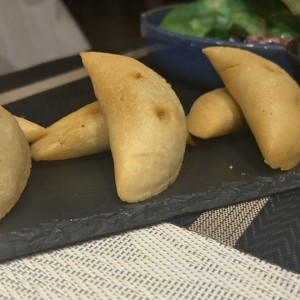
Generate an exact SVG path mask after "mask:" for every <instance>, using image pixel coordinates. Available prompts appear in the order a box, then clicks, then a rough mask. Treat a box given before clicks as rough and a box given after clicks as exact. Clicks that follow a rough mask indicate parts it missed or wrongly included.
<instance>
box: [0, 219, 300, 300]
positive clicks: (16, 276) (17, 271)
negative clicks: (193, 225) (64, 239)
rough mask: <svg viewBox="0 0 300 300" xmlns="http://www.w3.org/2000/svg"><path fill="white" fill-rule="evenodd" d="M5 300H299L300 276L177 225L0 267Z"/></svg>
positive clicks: (0, 290)
mask: <svg viewBox="0 0 300 300" xmlns="http://www.w3.org/2000/svg"><path fill="white" fill-rule="evenodd" d="M0 299H3V300H8V299H9V300H11V299H26V300H31V299H32V300H33V299H47V300H52V299H85V300H90V299H102V300H105V299H140V300H143V299H164V300H165V299H175V300H176V299H184V300H191V299H205V300H206V299H213V300H221V299H222V300H227V299H228V300H229V299H230V300H235V299H239V300H240V299H260V300H263V299H274V300H276V299H289V300H294V299H300V275H297V274H294V273H291V272H288V271H286V270H283V269H281V268H279V267H277V266H274V265H271V264H268V263H266V262H263V261H261V260H259V259H257V258H255V257H252V256H249V255H246V254H244V253H241V252H239V251H237V250H235V249H233V248H232V247H228V246H226V245H224V244H220V243H218V242H217V241H215V240H213V239H210V238H207V237H204V236H202V235H200V234H197V233H194V232H191V231H188V230H186V229H182V228H179V227H177V226H175V225H171V224H161V225H158V226H154V227H150V228H145V229H140V230H134V231H130V232H128V233H124V234H121V235H115V236H112V237H108V238H103V239H100V240H95V241H91V242H88V243H83V244H80V245H77V246H73V247H68V248H65V249H61V250H57V251H53V252H49V253H44V254H39V255H36V256H32V257H28V258H23V259H18V260H15V261H12V262H7V263H4V264H2V265H0Z"/></svg>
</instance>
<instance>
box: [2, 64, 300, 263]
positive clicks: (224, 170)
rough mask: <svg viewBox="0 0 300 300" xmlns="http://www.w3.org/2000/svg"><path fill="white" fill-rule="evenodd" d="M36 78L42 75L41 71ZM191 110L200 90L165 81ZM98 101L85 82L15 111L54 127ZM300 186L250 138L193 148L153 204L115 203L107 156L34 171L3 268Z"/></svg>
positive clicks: (5, 231) (11, 228) (13, 222)
mask: <svg viewBox="0 0 300 300" xmlns="http://www.w3.org/2000/svg"><path fill="white" fill-rule="evenodd" d="M36 71H38V69H37V70H36ZM167 79H169V81H170V82H171V83H172V85H173V88H174V89H175V91H176V92H177V94H178V96H179V97H180V99H181V101H182V103H183V106H184V108H185V109H186V110H188V109H189V107H190V105H191V103H192V102H193V100H194V99H195V98H196V97H197V96H199V95H200V94H201V93H203V90H202V89H201V88H198V87H195V86H190V85H188V84H186V83H183V82H178V81H176V80H173V79H172V78H167ZM91 101H94V95H93V91H92V88H91V84H90V81H89V80H88V79H83V80H80V81H77V82H74V83H71V84H68V85H65V86H63V87H59V88H56V89H52V90H49V91H47V92H44V93H41V94H39V95H35V96H32V97H30V98H27V99H24V100H22V101H18V102H16V103H13V104H10V105H8V106H7V108H8V109H9V110H10V111H11V112H13V113H14V114H16V115H21V116H26V117H27V118H28V119H29V120H32V121H34V122H37V123H40V124H41V125H45V126H47V125H49V124H51V123H52V122H54V121H56V120H57V119H59V118H61V117H62V116H64V115H65V114H67V113H69V112H71V111H73V110H74V109H76V108H79V107H81V106H82V105H84V104H86V103H88V102H91ZM299 186H300V168H296V169H294V170H292V171H289V172H281V171H276V170H272V169H270V168H269V167H268V166H267V165H265V164H264V163H263V159H262V157H261V154H260V152H259V150H258V148H257V145H256V143H255V141H254V139H253V137H252V135H251V134H250V133H242V134H237V135H233V136H230V137H222V138H217V139H213V140H210V141H202V140H196V146H195V147H188V148H187V151H186V155H185V159H184V163H183V167H182V170H181V173H180V175H179V177H178V179H177V181H176V182H175V183H174V184H173V185H172V186H171V187H170V188H169V189H168V190H166V191H165V192H163V193H161V194H160V195H158V196H157V197H154V198H152V199H151V200H149V201H145V202H142V203H137V204H126V203H123V202H122V201H120V200H119V199H118V197H117V194H116V190H115V185H114V174H113V162H112V158H111V155H110V153H104V154H99V155H94V156H90V157H85V158H80V159H74V160H68V161H58V162H38V163H34V164H33V168H32V174H31V178H30V181H29V183H28V186H27V188H26V190H25V192H24V194H23V195H22V197H21V199H20V201H19V203H18V204H17V205H16V207H15V208H14V209H13V211H12V212H11V213H10V214H9V215H8V216H7V217H6V218H5V219H4V220H2V221H1V226H0V260H5V259H10V258H15V257H18V256H22V255H26V254H31V253H35V252H39V251H42V250H43V251H44V250H48V249H52V248H55V247H58V246H62V245H69V244H72V243H76V242H80V241H83V240H86V239H91V238H94V237H99V236H103V235H107V234H111V233H116V232H120V231H124V230H128V229H132V228H137V227H141V226H145V225H149V224H154V223H157V222H161V221H164V220H167V219H169V218H172V217H175V216H179V215H182V214H185V213H189V212H197V211H203V210H206V209H211V208H216V207H221V206H226V205H228V204H233V203H237V202H241V201H247V200H251V199H255V198H258V197H261V196H265V195H268V194H272V193H277V192H280V191H284V190H289V189H292V188H295V187H299Z"/></svg>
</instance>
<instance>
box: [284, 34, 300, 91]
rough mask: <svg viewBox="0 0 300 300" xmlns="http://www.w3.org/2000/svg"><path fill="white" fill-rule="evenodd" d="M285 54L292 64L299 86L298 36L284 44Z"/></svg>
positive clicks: (299, 49)
mask: <svg viewBox="0 0 300 300" xmlns="http://www.w3.org/2000/svg"><path fill="white" fill-rule="evenodd" d="M286 49H287V55H288V58H289V59H290V62H291V64H292V68H293V71H294V75H295V80H296V81H297V82H298V84H299V86H300V36H298V37H295V38H294V39H293V40H291V41H290V42H289V43H288V45H287V46H286Z"/></svg>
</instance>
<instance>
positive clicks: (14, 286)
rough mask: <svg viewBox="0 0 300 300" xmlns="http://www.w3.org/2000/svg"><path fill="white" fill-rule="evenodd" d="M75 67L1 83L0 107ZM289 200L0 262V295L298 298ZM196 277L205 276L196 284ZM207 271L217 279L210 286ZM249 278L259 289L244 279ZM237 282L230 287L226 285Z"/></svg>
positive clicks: (298, 231)
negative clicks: (220, 275)
mask: <svg viewBox="0 0 300 300" xmlns="http://www.w3.org/2000/svg"><path fill="white" fill-rule="evenodd" d="M141 53H143V51H139V52H138V54H139V55H140V54H141ZM77 67H78V65H74V60H73V58H68V59H64V60H61V61H59V62H52V63H50V64H45V65H42V66H39V70H43V72H40V73H39V74H35V75H34V76H31V77H30V78H28V77H27V76H24V74H26V72H17V73H14V74H10V75H7V76H2V77H0V82H1V85H0V102H1V103H2V104H7V102H10V101H16V100H21V99H23V98H22V97H24V95H27V96H28V97H30V95H34V94H36V93H40V95H43V93H45V92H46V91H47V89H48V88H49V86H50V85H54V86H55V85H57V84H69V83H70V82H60V83H57V82H55V80H54V81H50V85H49V82H48V87H46V91H45V90H43V88H42V86H41V85H37V86H38V88H37V89H38V90H36V86H35V87H34V86H33V84H34V83H36V82H39V83H40V82H41V81H40V80H44V79H49V78H51V79H53V78H54V77H56V76H57V75H58V74H61V73H65V72H69V71H72V70H73V71H74V69H76V68H77ZM41 76H42V77H41ZM76 76H79V77H80V76H82V74H80V73H79V74H77V75H76ZM76 78H78V77H76ZM52 88H53V86H52ZM299 193H300V190H299V189H291V190H287V191H284V192H280V193H276V194H273V195H271V196H267V197H264V198H261V199H254V200H252V201H248V202H245V203H239V204H234V205H229V206H225V207H221V208H217V209H213V210H205V211H198V212H192V213H185V214H181V215H178V216H176V217H173V218H171V219H170V220H167V222H165V223H164V224H160V225H155V226H151V227H147V228H142V229H139V230H134V231H129V232H126V233H122V234H117V235H113V236H109V237H105V238H101V239H95V240H93V241H87V242H85V243H82V244H79V245H75V246H70V247H67V248H61V249H57V250H52V251H50V252H49V251H45V252H43V253H40V254H36V255H32V256H28V257H24V258H19V259H14V260H12V261H7V262H4V263H2V264H1V265H0V269H1V270H2V272H1V275H0V278H1V279H2V280H1V284H0V296H2V297H3V298H4V299H11V298H15V299H17V298H22V296H21V292H22V293H24V291H25V293H26V295H27V299H34V297H38V296H40V297H41V298H42V297H44V298H46V297H47V298H48V299H54V298H55V297H60V298H72V297H73V298H74V297H75V298H80V297H83V296H84V295H85V296H86V299H96V298H97V297H99V295H102V296H103V298H104V299H114V297H117V296H119V298H120V299H128V298H129V296H135V297H137V298H138V297H140V299H160V298H162V299H163V298H165V297H168V296H170V294H169V293H171V291H173V293H174V297H173V298H174V299H177V298H178V299H183V298H184V297H185V298H186V299H197V296H198V295H203V297H204V299H238V298H239V297H240V298H241V299H247V297H248V298H251V295H252V296H253V297H252V298H255V297H260V298H262V299H270V298H272V296H274V299H276V297H277V298H278V299H298V298H299V297H300V278H299V275H298V274H299V273H300V201H299V196H300V195H299ZM0 244H1V240H0ZM116 245H119V247H116ZM208 249H210V250H209V251H208ZM155 253H156V254H155ZM170 253H173V255H171V254H170ZM129 254H130V255H129ZM154 254H155V255H154ZM168 255H171V256H170V258H168ZM171 259H173V264H171V263H170V260H171ZM137 262H139V263H137ZM151 270H152V271H153V272H151ZM135 272H136V273H135ZM203 272H206V274H209V276H206V277H203ZM257 272H258V273H257ZM179 274H180V275H179ZM216 274H222V276H223V278H226V280H223V281H222V284H220V283H219V282H218V280H220V278H219V277H218V276H216ZM267 274H269V275H267ZM272 274H273V275H274V276H273V277H272ZM105 275H107V276H108V277H105ZM138 275H141V276H140V277H139V279H137V276H138ZM256 276H258V277H257V278H260V281H259V282H257V280H254V278H256ZM237 278H239V280H240V281H239V282H240V284H236V279H237ZM46 280H47V282H48V283H49V285H48V286H45V285H44V284H43V283H44V282H45V281H46ZM59 280H61V281H60V282H61V285H59V284H58V282H59ZM4 282H5V286H4ZM7 282H8V283H9V284H8V285H7V284H6V283H7ZM55 285H56V286H55ZM100 286H101V287H102V288H100ZM150 287H152V288H150ZM205 287H207V288H206V289H205ZM275 287H276V289H274V288H275ZM174 289H176V292H175V290H174ZM272 289H274V291H275V290H276V292H275V294H274V291H272ZM88 290H89V292H88ZM192 291H194V292H193V293H192ZM246 292H247V293H249V294H247V293H246ZM214 293H215V294H214ZM272 293H273V294H272ZM23 295H25V294H23ZM126 295H127V296H128V297H126ZM216 295H218V296H216ZM247 295H248V296H247ZM5 297H6V298H5ZM217 297H219V298H217ZM226 297H227V298H226ZM23 298H24V296H23Z"/></svg>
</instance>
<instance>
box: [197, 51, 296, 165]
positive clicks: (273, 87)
mask: <svg viewBox="0 0 300 300" xmlns="http://www.w3.org/2000/svg"><path fill="white" fill-rule="evenodd" d="M203 53H204V54H205V55H206V56H207V57H208V59H209V60H210V62H211V63H212V65H213V66H214V68H215V69H216V71H217V72H218V74H219V75H220V77H221V78H222V80H223V82H224V84H225V86H226V88H227V89H228V91H229V92H230V94H231V95H232V96H233V98H234V99H235V100H236V101H237V103H238V105H239V106H240V108H241V110H242V112H243V114H244V116H245V119H246V121H247V123H248V125H249V127H250V129H251V131H252V133H253V135H254V137H255V139H256V141H257V144H258V146H259V148H260V151H261V153H262V155H263V157H264V160H265V162H266V163H267V164H268V165H269V166H270V167H271V168H274V169H277V168H279V169H282V170H289V169H291V168H293V167H295V166H296V165H298V163H299V161H300V106H299V101H300V90H299V86H298V85H297V83H296V82H295V81H294V80H293V79H292V78H291V77H290V76H289V75H288V74H287V73H286V72H285V71H284V70H283V69H282V68H280V67H279V66H278V65H276V64H275V63H273V62H271V61H269V60H267V59H265V58H263V57H261V56H259V55H257V54H254V53H251V52H249V51H246V50H241V49H237V48H231V47H209V48H205V49H204V50H203Z"/></svg>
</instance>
